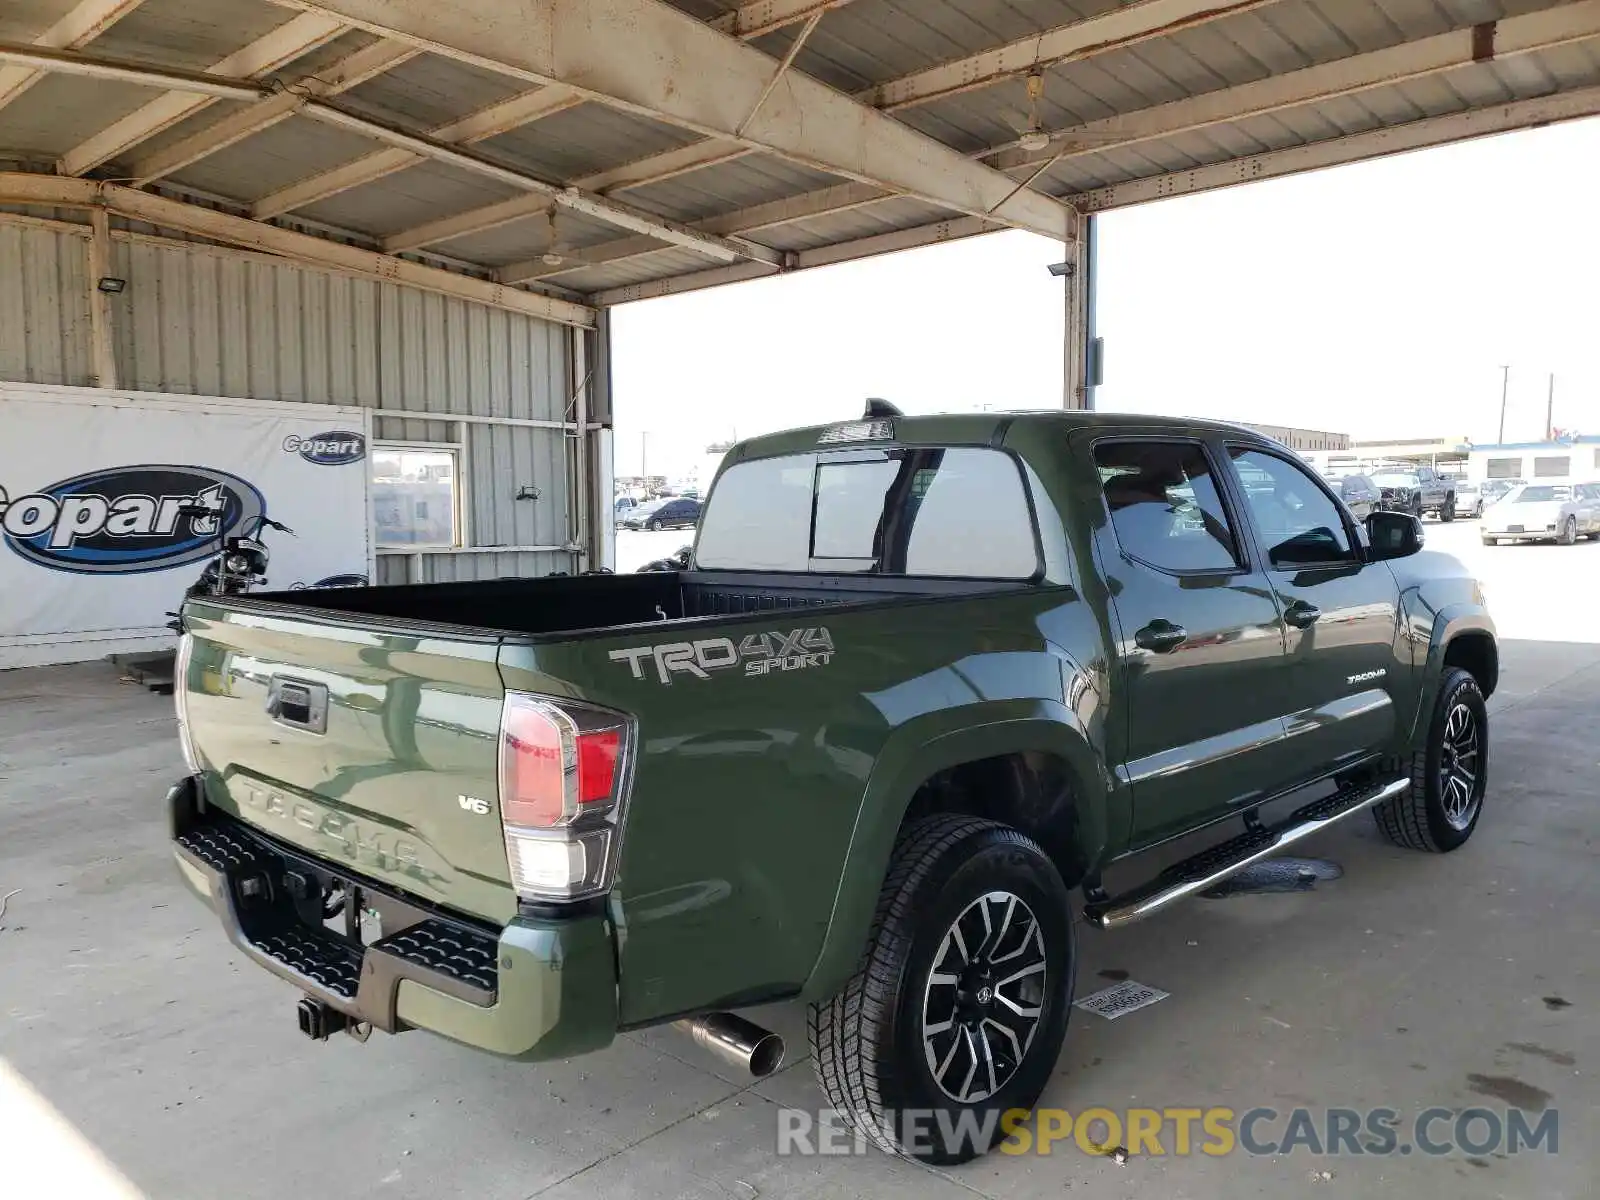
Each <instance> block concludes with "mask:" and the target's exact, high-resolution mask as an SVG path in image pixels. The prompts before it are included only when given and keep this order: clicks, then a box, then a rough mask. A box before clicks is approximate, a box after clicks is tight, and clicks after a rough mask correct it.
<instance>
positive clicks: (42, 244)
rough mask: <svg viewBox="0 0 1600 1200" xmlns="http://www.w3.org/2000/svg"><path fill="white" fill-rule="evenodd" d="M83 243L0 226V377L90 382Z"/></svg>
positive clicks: (85, 243) (85, 249) (86, 261)
mask: <svg viewBox="0 0 1600 1200" xmlns="http://www.w3.org/2000/svg"><path fill="white" fill-rule="evenodd" d="M88 256H89V242H88V239H87V238H81V237H75V236H73V235H72V234H70V233H61V232H58V231H56V230H53V229H39V228H30V227H27V226H21V225H15V224H11V223H8V222H0V378H4V379H13V380H21V381H23V382H26V383H54V384H68V385H76V386H86V385H89V384H92V383H93V382H94V380H92V379H91V378H90V377H89V372H90V370H91V366H90V358H89V292H88V280H87V277H88V273H89V257H88Z"/></svg>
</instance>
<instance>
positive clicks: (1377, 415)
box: [612, 120, 1600, 475]
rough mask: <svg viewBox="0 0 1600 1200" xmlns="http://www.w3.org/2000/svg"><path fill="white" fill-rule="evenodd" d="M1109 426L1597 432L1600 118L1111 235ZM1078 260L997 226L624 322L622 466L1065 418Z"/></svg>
mask: <svg viewBox="0 0 1600 1200" xmlns="http://www.w3.org/2000/svg"><path fill="white" fill-rule="evenodd" d="M1099 224H1100V264H1099V265H1100V301H1099V302H1100V308H1099V332H1100V334H1101V335H1102V336H1103V337H1104V338H1105V339H1106V383H1105V386H1104V387H1102V388H1101V389H1100V390H1099V396H1098V407H1099V408H1101V409H1104V410H1108V411H1112V410H1114V411H1122V412H1150V413H1164V414H1190V415H1195V416H1206V417H1221V418H1233V419H1237V420H1250V421H1270V422H1275V423H1279V424H1285V425H1297V426H1302V427H1307V428H1312V429H1327V430H1332V431H1336V432H1341V433H1349V434H1352V435H1353V436H1355V437H1358V438H1387V437H1396V438H1399V437H1425V436H1431V435H1437V436H1451V437H1462V436H1465V437H1470V438H1472V439H1473V440H1474V441H1477V442H1488V441H1493V440H1494V439H1495V436H1496V433H1497V429H1496V426H1497V423H1498V420H1499V409H1500V380H1501V373H1500V364H1502V363H1509V364H1511V387H1510V401H1509V405H1508V412H1507V416H1506V439H1507V440H1508V441H1519V440H1528V439H1533V438H1537V437H1539V436H1541V435H1542V433H1543V429H1544V410H1545V395H1546V388H1547V381H1548V376H1549V374H1550V373H1551V372H1554V373H1555V376H1556V392H1555V424H1556V426H1557V427H1565V428H1568V429H1576V430H1578V431H1579V432H1584V433H1600V120H1591V121H1586V122H1580V123H1574V124H1568V125H1563V126H1557V127H1554V128H1550V129H1544V130H1535V131H1530V132H1526V133H1520V134H1510V135H1506V136H1502V137H1496V138H1490V139H1485V140H1482V141H1477V142H1470V143H1465V144H1462V145H1458V146H1451V147H1444V148H1440V149H1436V150H1428V151H1422V152H1419V153H1415V154H1408V155H1402V156H1398V157H1395V158H1389V159H1381V160H1377V161H1374V162H1368V163H1361V164H1356V165H1353V166H1348V167H1340V168H1336V169H1334V170H1330V171H1321V172H1317V173H1315V174H1311V175H1304V176H1300V177H1298V178H1292V179H1283V180H1273V181H1269V182H1266V183H1258V184H1251V185H1249V186H1247V187H1240V188H1234V189H1230V190H1227V191H1220V192H1213V193H1209V194H1206V195H1200V196H1192V197H1186V198H1182V199H1177V200H1169V201H1164V202H1161V203H1158V204H1151V205H1147V206H1144V207H1140V208H1134V209H1129V210H1125V211H1122V212H1115V213H1111V214H1108V215H1106V216H1105V217H1103V218H1102V219H1101V220H1100V223H1099ZM1061 257H1062V250H1061V247H1060V246H1059V245H1057V244H1055V243H1053V242H1050V241H1048V240H1047V239H1044V238H1040V237H1036V236H1034V235H1031V234H1024V233H1003V234H993V235H989V236H985V237H978V238H970V239H967V240H966V241H962V242H956V243H952V244H951V245H948V246H938V247H931V248H928V249H924V250H917V251H909V252H906V253H902V254H896V255H888V256H884V257H880V258H876V259H868V260H865V261H862V262H856V263H846V264H841V265H839V266H835V267H826V268H820V269H817V270H813V271H805V272H800V273H797V274H794V275H790V276H786V277H782V278H775V279H769V280H759V281H755V282H751V283H744V284H737V285H734V286H731V287H724V288H716V289H712V290H708V291H703V292H695V293H690V294H688V295H684V296H676V297H670V298H667V299H662V300H651V301H645V302H642V303H638V304H633V305H628V306H625V307H623V308H620V309H618V310H617V312H616V318H615V325H614V328H615V339H614V344H613V351H612V354H613V359H612V361H613V366H614V374H615V379H614V387H615V397H616V410H617V412H616V416H617V420H616V430H617V440H616V472H617V474H619V475H629V474H635V473H637V472H638V471H639V469H640V451H641V445H642V444H643V443H644V441H645V439H646V438H648V445H649V458H650V462H649V465H650V469H651V471H652V472H653V473H657V474H661V473H667V474H679V473H683V472H687V471H690V470H692V469H693V466H694V465H695V464H696V463H697V462H698V461H699V460H700V457H701V454H700V452H701V450H702V448H703V447H704V446H705V444H706V443H707V442H709V441H713V440H721V439H724V438H728V437H731V436H733V435H734V434H735V433H737V434H738V436H740V437H748V436H751V435H753V434H758V433H764V432H768V431H770V430H774V429H782V428H784V427H786V426H792V425H805V424H813V423H817V422H821V421H828V420H843V419H848V418H852V417H855V416H857V415H859V413H860V411H861V407H862V403H863V400H864V398H865V397H867V396H884V397H886V398H888V399H890V400H892V401H894V403H896V404H898V405H899V406H900V407H901V408H902V409H904V410H905V411H906V412H916V413H922V412H938V411H957V410H972V409H976V408H981V407H985V406H988V407H992V408H1025V407H1054V406H1056V405H1059V404H1060V403H1061V360H1062V350H1061V340H1062V312H1063V303H1062V286H1061V283H1060V282H1059V281H1058V280H1055V279H1053V278H1052V277H1051V276H1050V275H1049V273H1048V272H1047V271H1046V270H1045V267H1046V265H1047V264H1049V263H1051V262H1056V261H1059V260H1060V258H1061Z"/></svg>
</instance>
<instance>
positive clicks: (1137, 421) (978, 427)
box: [727, 409, 1272, 463]
mask: <svg viewBox="0 0 1600 1200" xmlns="http://www.w3.org/2000/svg"><path fill="white" fill-rule="evenodd" d="M876 419H877V420H882V421H889V422H891V423H892V424H891V429H892V432H891V433H890V434H889V435H888V436H883V435H881V434H880V435H877V436H865V435H864V434H860V433H856V432H855V431H854V430H853V429H851V428H850V427H856V426H863V425H868V424H870V423H871V422H872V421H873V420H874V419H873V418H864V417H856V418H847V419H844V420H840V421H830V422H829V423H827V424H825V425H811V426H806V427H804V428H800V429H785V430H783V431H782V432H780V433H771V434H766V435H764V436H761V437H755V438H750V439H749V440H747V441H743V442H739V443H738V444H737V445H735V446H734V447H733V449H732V450H730V451H729V452H728V457H727V461H728V462H729V463H733V462H739V461H742V460H746V459H752V458H770V457H773V456H775V455H782V454H800V453H805V452H807V451H811V450H816V449H817V448H819V447H822V448H833V449H841V450H842V449H848V448H850V447H852V446H855V447H860V448H869V447H871V446H873V445H882V444H885V443H887V444H890V445H905V444H908V443H910V444H918V443H920V444H928V443H935V444H938V445H949V446H961V445H974V446H986V445H991V444H993V443H994V442H995V440H996V438H997V436H1003V434H1004V433H1005V431H1006V430H1007V429H1010V428H1014V427H1016V426H1018V425H1034V426H1055V427H1057V428H1061V429H1083V428H1089V429H1094V428H1117V429H1128V428H1139V429H1148V430H1159V431H1162V432H1167V433H1174V434H1179V435H1184V434H1188V435H1191V436H1192V435H1196V434H1205V433H1219V432H1220V433H1236V434H1241V435H1244V436H1248V437H1251V438H1254V439H1257V440H1262V441H1268V442H1270V441H1271V440H1272V439H1270V438H1268V437H1267V436H1266V435H1265V434H1263V433H1261V432H1259V431H1258V430H1253V429H1250V428H1248V427H1247V426H1244V425H1235V424H1230V423H1229V422H1227V421H1208V420H1201V419H1199V418H1194V417H1157V416H1150V415H1148V414H1141V413H1108V412H1084V411H1078V410H1066V409H1059V410H1055V409H1017V410H1013V411H1008V412H979V413H941V414H932V415H926V416H893V417H881V418H876ZM836 430H837V431H839V434H840V435H841V436H838V437H837V439H836V440H833V441H827V440H824V439H825V438H827V437H828V435H829V434H830V433H832V432H833V431H836Z"/></svg>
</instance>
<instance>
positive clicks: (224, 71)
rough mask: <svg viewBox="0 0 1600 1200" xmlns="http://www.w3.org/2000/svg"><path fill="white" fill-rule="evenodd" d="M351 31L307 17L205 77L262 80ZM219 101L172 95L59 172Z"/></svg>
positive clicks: (102, 135) (76, 154)
mask: <svg viewBox="0 0 1600 1200" xmlns="http://www.w3.org/2000/svg"><path fill="white" fill-rule="evenodd" d="M344 30H345V23H344V22H342V21H338V20H335V19H334V18H332V17H327V16H321V15H319V14H317V13H302V14H301V15H299V16H297V17H295V18H294V19H293V20H291V21H288V22H285V23H284V24H282V25H280V26H278V28H276V29H274V30H273V31H272V32H271V33H268V34H265V35H263V36H262V37H259V38H257V39H256V40H255V41H253V42H251V43H250V44H249V45H248V46H245V47H244V48H243V49H241V50H237V51H235V52H234V53H232V54H230V55H228V56H227V57H226V58H223V59H221V60H219V61H217V62H215V63H213V64H212V65H211V66H209V67H207V68H206V70H205V74H207V75H215V76H217V77H219V78H221V79H259V78H260V77H261V76H263V75H269V74H271V73H272V72H273V71H276V70H277V69H278V68H279V67H281V66H283V65H284V64H286V63H290V62H293V61H294V60H295V59H297V58H299V57H300V56H301V55H302V54H307V53H309V52H310V51H312V50H315V49H316V48H317V47H319V46H323V45H326V44H327V43H328V42H330V41H332V40H333V39H334V38H336V37H338V36H339V35H340V34H341V33H343V32H344ZM213 103H215V100H214V99H213V98H211V97H207V96H196V95H194V94H192V93H184V92H168V93H167V94H166V95H163V96H157V97H156V98H155V99H154V100H152V101H150V102H149V103H148V104H145V105H144V106H142V107H141V108H138V109H135V110H134V111H133V112H131V113H129V114H128V115H127V116H125V117H123V118H122V119H121V120H120V121H117V122H115V123H113V124H111V125H108V126H107V127H106V128H104V129H102V130H101V131H100V132H99V133H96V134H94V135H93V136H92V137H89V138H87V139H86V140H84V141H83V142H80V143H79V144H78V145H76V146H74V147H73V148H72V149H71V150H68V151H67V152H66V153H65V154H64V155H62V156H61V160H60V162H58V163H57V164H56V170H57V171H58V172H59V173H60V174H62V175H82V174H84V173H85V172H87V171H92V170H94V168H95V167H98V166H99V165H100V164H101V163H103V162H106V161H107V160H108V159H112V158H115V157H116V156H117V155H119V154H122V153H125V152H126V151H128V150H130V149H132V148H133V147H134V146H137V145H138V144H139V143H140V142H142V141H144V140H145V139H146V138H150V137H154V136H155V135H156V134H158V133H160V132H161V131H162V130H163V129H170V128H171V127H172V126H173V125H176V124H177V123H178V122H179V121H181V120H183V119H184V118H185V117H187V116H191V115H193V114H194V113H197V112H199V111H200V110H201V109H202V108H205V107H207V106H209V105H211V104H213Z"/></svg>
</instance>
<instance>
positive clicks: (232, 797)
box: [177, 601, 516, 922]
mask: <svg viewBox="0 0 1600 1200" xmlns="http://www.w3.org/2000/svg"><path fill="white" fill-rule="evenodd" d="M185 620H186V623H187V625H188V628H189V630H190V637H191V643H190V649H189V655H188V663H187V670H186V674H185V675H184V677H183V678H180V679H179V680H177V686H178V687H179V688H180V689H183V705H182V711H185V713H186V719H187V725H188V729H189V734H190V738H191V741H192V743H193V745H194V747H195V751H196V753H197V755H198V757H199V759H200V765H201V768H202V770H203V773H204V776H205V789H206V796H207V799H208V801H209V802H210V803H212V804H216V805H217V806H219V807H220V808H222V809H224V810H225V811H228V812H230V813H232V814H234V815H236V816H237V817H239V818H240V819H241V820H243V821H246V822H248V823H249V824H251V825H253V826H255V827H256V828H258V829H260V830H261V831H262V832H263V833H266V834H268V835H270V836H272V837H274V838H277V839H279V840H280V841H283V842H287V843H291V844H293V845H295V846H298V847H300V848H301V849H303V850H305V851H308V852H309V853H311V854H313V855H315V856H316V857H318V858H321V859H325V860H328V861H329V862H330V863H331V864H345V865H347V866H348V869H349V870H350V871H351V872H352V873H353V874H358V875H364V876H367V877H369V878H372V879H375V880H378V881H380V882H382V883H385V884H388V885H390V886H392V887H395V888H398V889H401V890H402V891H405V892H408V893H410V894H412V895H414V896H416V897H418V898H420V899H422V900H425V901H428V902H430V903H434V904H439V905H443V906H445V907H448V908H452V909H455V910H458V911H460V912H462V913H465V914H470V915H473V916H478V917H482V918H485V919H488V920H493V921H497V922H504V921H506V920H509V919H510V917H511V916H512V915H513V914H514V913H515V912H516V896H515V894H514V892H513V890H512V887H511V883H510V873H509V869H508V867H507V863H506V850H505V843H504V840H503V835H502V832H501V826H500V820H499V803H498V793H499V784H498V748H499V730H500V710H501V703H502V696H503V692H502V687H501V682H500V673H499V670H498V668H497V666H496V659H497V656H498V653H499V639H498V638H497V637H496V636H495V635H494V634H492V633H488V632H481V633H474V631H466V630H463V631H462V633H461V634H460V635H459V636H456V635H452V634H449V633H446V632H440V633H437V634H421V635H419V634H418V632H417V631H416V629H415V628H414V627H413V628H411V629H409V630H407V631H405V632H395V633H389V632H384V631H381V630H379V629H374V628H372V626H371V623H370V622H369V623H368V626H367V628H364V629H363V628H355V627H352V626H351V625H348V624H342V623H340V622H339V621H337V620H329V621H322V620H318V619H317V618H316V617H315V616H313V615H311V614H300V613H295V612H292V611H289V612H285V611H281V610H280V611H279V612H274V613H271V614H270V615H269V614H267V613H264V612H260V611H254V612H252V611H250V610H249V609H248V608H245V609H243V610H241V609H236V608H233V607H231V606H230V605H228V604H227V603H226V602H223V603H214V602H206V601H200V602H194V603H191V604H190V605H189V606H188V608H187V609H186V610H185Z"/></svg>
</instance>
